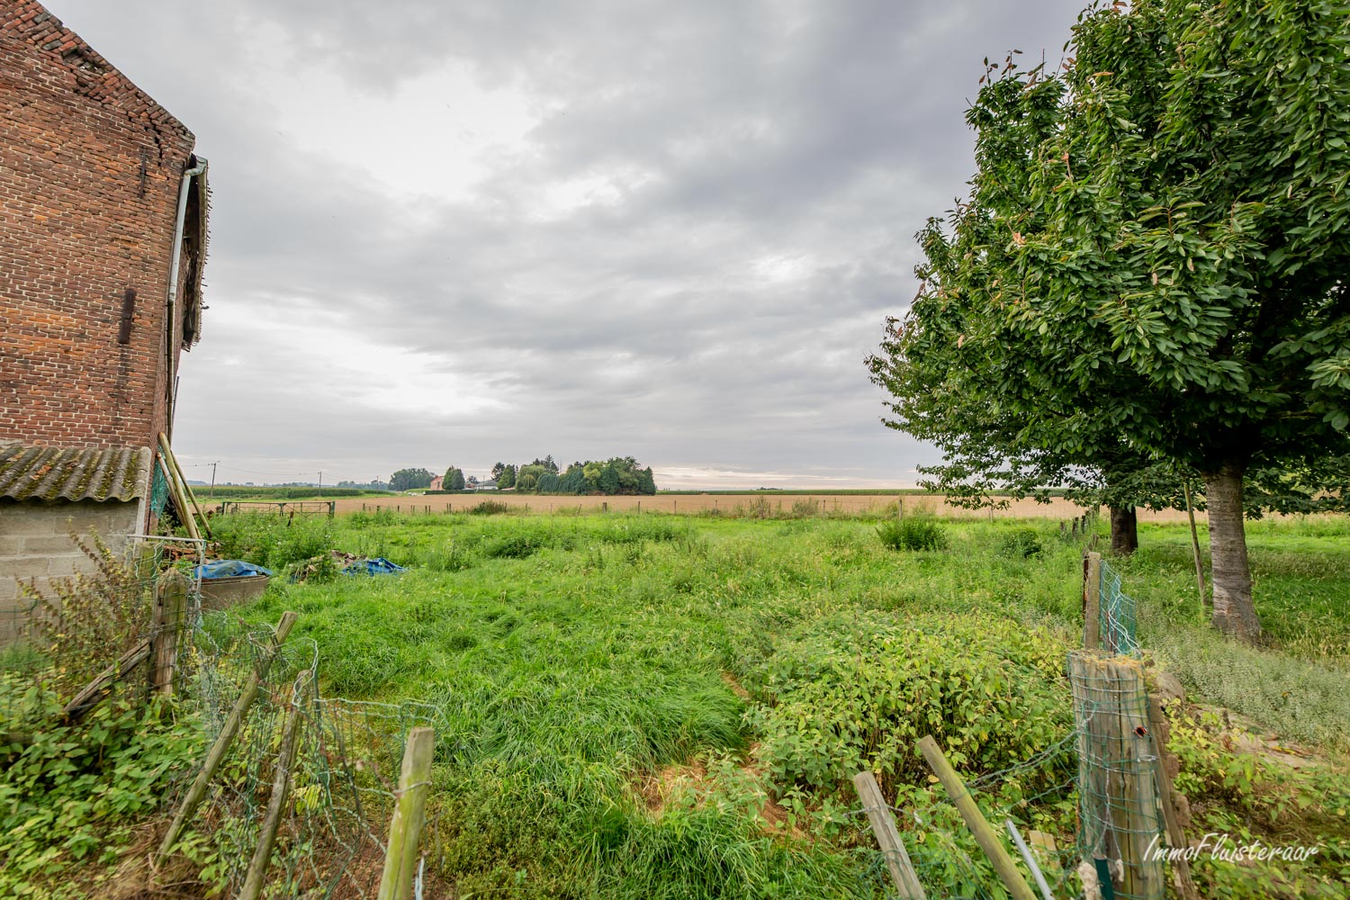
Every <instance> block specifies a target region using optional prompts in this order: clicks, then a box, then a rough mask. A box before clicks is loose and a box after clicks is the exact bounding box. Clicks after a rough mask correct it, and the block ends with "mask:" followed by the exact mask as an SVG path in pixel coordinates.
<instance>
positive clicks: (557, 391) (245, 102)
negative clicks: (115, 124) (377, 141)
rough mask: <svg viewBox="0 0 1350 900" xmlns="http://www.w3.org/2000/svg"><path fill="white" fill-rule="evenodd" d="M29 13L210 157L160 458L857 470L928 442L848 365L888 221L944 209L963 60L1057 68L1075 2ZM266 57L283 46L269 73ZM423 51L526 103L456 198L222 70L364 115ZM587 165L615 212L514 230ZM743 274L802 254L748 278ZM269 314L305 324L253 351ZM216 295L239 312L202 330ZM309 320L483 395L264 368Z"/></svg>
mask: <svg viewBox="0 0 1350 900" xmlns="http://www.w3.org/2000/svg"><path fill="white" fill-rule="evenodd" d="M51 5H52V6H53V8H54V11H55V12H57V14H58V15H61V16H63V17H64V18H65V20H66V22H67V24H69V25H70V26H71V27H72V28H74V29H75V30H76V31H78V32H80V33H81V34H82V35H83V36H84V37H85V38H86V39H88V40H89V41H90V42H91V43H93V44H94V46H95V47H97V48H98V49H99V50H100V51H101V52H103V53H104V54H105V55H107V56H108V57H109V58H110V59H111V60H113V62H114V63H116V64H117V65H119V66H120V67H122V68H123V69H124V71H126V72H127V74H128V75H130V76H131V77H132V78H133V79H135V80H136V81H137V82H138V83H139V84H140V85H141V86H142V87H144V88H145V89H146V90H147V91H148V92H149V93H151V94H152V95H153V96H155V97H156V98H157V99H159V100H160V101H161V102H163V103H164V104H165V105H166V106H167V107H168V108H169V109H171V110H172V111H173V112H174V113H175V114H177V115H178V116H179V117H180V118H182V119H183V120H184V121H185V122H186V123H187V124H188V125H189V127H191V128H193V129H194V130H195V131H196V133H197V134H198V138H199V147H200V149H201V151H202V152H203V153H204V154H205V155H207V156H209V157H210V159H211V165H212V180H213V185H214V187H215V206H214V212H213V243H212V258H211V261H210V263H209V265H208V269H207V279H208V294H207V299H208V303H209V304H210V305H211V306H212V307H214V309H213V310H211V311H208V313H207V319H206V322H205V338H204V342H203V344H202V345H201V346H200V347H199V348H198V349H197V350H196V351H194V353H193V355H192V357H191V358H190V359H188V360H186V361H185V363H184V367H183V372H184V382H183V387H182V389H181V391H180V396H181V397H182V398H183V401H184V402H183V407H182V409H181V411H180V419H179V427H178V435H177V436H176V440H177V441H178V442H179V443H180V446H183V447H184V448H185V449H184V451H183V452H185V453H189V454H196V455H198V456H201V457H211V458H216V457H220V458H225V457H228V458H231V459H235V460H238V461H240V462H239V463H238V466H239V467H241V468H248V466H247V465H244V461H247V460H250V459H252V460H257V462H256V463H255V467H257V468H260V469H265V468H266V460H269V459H270V460H277V461H283V460H284V461H286V463H285V464H286V465H287V466H298V465H302V464H303V465H309V467H310V468H317V467H318V466H317V465H314V464H316V463H324V468H326V469H329V470H330V471H332V469H331V468H329V467H338V468H339V470H340V471H342V477H361V478H366V477H370V475H372V474H375V473H376V472H379V471H382V470H392V468H395V467H398V466H401V465H408V464H411V465H428V466H432V467H436V468H443V467H444V466H445V465H446V464H448V463H449V462H451V461H452V460H453V461H456V462H457V464H461V465H490V464H491V462H493V461H495V460H497V459H513V458H516V459H518V458H528V457H531V456H533V455H536V454H542V453H547V452H551V453H553V454H554V455H555V457H557V458H560V459H572V458H579V457H585V456H599V455H611V454H614V453H633V454H634V455H637V456H638V457H639V458H640V459H642V460H643V461H644V462H650V463H652V464H654V465H656V466H657V467H658V469H659V468H660V467H661V466H662V465H666V466H672V467H673V466H677V465H678V466H687V467H696V468H697V467H700V466H702V467H706V468H732V469H735V468H742V469H745V470H747V471H751V472H762V471H767V470H768V469H770V468H775V469H781V470H784V471H789V472H798V473H801V474H802V475H803V476H805V475H807V474H809V473H815V472H820V471H830V470H834V471H838V472H849V473H853V475H851V476H850V477H856V478H857V479H858V480H860V481H863V482H878V481H885V482H887V483H894V482H895V481H897V480H909V479H910V478H912V476H911V475H910V474H908V470H909V469H910V468H912V465H913V462H914V461H916V460H919V459H932V458H933V455H934V454H933V451H932V450H931V448H924V447H920V446H918V445H916V444H915V443H914V442H913V441H910V440H908V439H907V438H905V437H904V436H902V435H899V434H896V433H894V432H891V431H889V430H886V429H883V428H882V427H881V425H880V424H879V422H878V418H879V417H880V416H881V415H882V413H883V412H884V410H883V408H882V404H881V401H882V399H883V397H882V396H881V394H880V392H879V391H878V390H877V389H876V388H875V387H874V386H872V385H870V384H869V383H868V381H867V375H866V371H865V370H864V368H863V365H862V359H863V357H864V356H865V355H866V354H867V353H869V352H870V351H871V350H872V349H873V348H874V347H875V346H876V344H877V342H878V340H879V338H880V333H881V322H882V319H883V318H884V316H885V315H886V314H888V313H895V312H898V311H899V310H900V309H902V308H903V307H904V306H905V305H906V304H907V303H908V300H909V298H910V297H911V296H912V295H913V292H914V284H913V281H912V278H911V276H910V269H911V267H912V266H913V264H914V262H915V261H916V259H917V250H916V249H915V247H914V245H913V240H912V234H913V232H914V231H915V230H917V229H918V228H919V227H920V226H921V225H922V223H923V221H924V219H925V218H926V217H927V216H928V215H932V214H937V213H940V212H942V211H943V210H944V209H946V208H947V207H949V206H950V205H951V199H952V198H953V197H955V196H957V195H959V194H961V193H964V189H965V188H964V184H963V182H964V180H965V178H966V177H967V176H968V174H969V169H970V166H971V157H970V143H971V140H970V136H969V134H968V132H967V131H966V129H965V127H964V123H963V111H964V106H965V98H967V97H970V96H973V94H974V92H975V90H976V84H975V81H976V78H978V76H979V74H980V71H981V66H980V59H981V58H982V57H983V56H985V55H989V56H1001V54H1002V52H1003V51H1004V50H1006V49H1008V48H1010V47H1014V46H1020V47H1022V48H1024V49H1027V50H1028V51H1029V54H1028V55H1032V54H1034V53H1035V51H1038V50H1039V49H1040V48H1041V47H1046V48H1047V51H1048V55H1049V56H1050V57H1051V59H1052V61H1053V60H1054V59H1055V58H1057V55H1058V52H1059V46H1060V44H1061V43H1062V42H1063V40H1064V38H1065V36H1066V35H1067V32H1068V25H1069V24H1070V23H1071V22H1072V21H1073V17H1074V15H1075V14H1076V12H1077V9H1078V6H1077V4H1075V3H1068V2H1056V3H1046V4H1034V5H1027V4H1008V3H1003V2H993V0H990V2H947V3H938V2H921V3H907V4H898V3H893V2H885V0H873V2H861V0H860V2H839V3H834V2H825V0H816V2H804V0H803V2H795V3H782V2H769V0H764V2H760V3H744V4H726V3H721V2H711V0H710V2H701V3H684V4H669V3H658V2H649V3H630V2H618V0H615V2H611V3H599V2H596V3H576V4H553V3H543V2H540V3H534V4H524V3H511V4H505V3H497V2H487V0H477V2H452V3H443V2H432V0H409V2H401V3H392V4H381V5H376V4H370V3H367V2H355V0H289V2H285V3H271V2H263V0H241V2H239V3H235V4H228V3H222V4H215V5H210V6H205V7H203V6H200V5H199V6H190V5H189V6H178V7H161V6H159V5H154V4H150V3H148V2H143V3H127V4H118V5H116V6H115V7H113V6H107V5H103V4H97V3H94V2H93V0H52V4H51ZM150 11H153V14H150ZM142 12H145V13H146V14H141V13H142ZM147 28H148V29H149V30H148V32H147ZM277 47H279V48H282V52H283V53H284V54H285V58H284V59H272V58H269V57H268V56H267V54H268V53H271V52H273V49H269V48H277ZM448 60H454V61H458V62H462V63H466V64H468V65H469V66H470V67H471V68H472V71H473V72H474V73H476V77H478V78H479V79H481V80H482V82H483V83H484V84H488V85H502V86H509V87H511V88H513V89H516V90H520V91H524V92H525V93H526V94H527V95H528V97H529V98H530V102H531V106H532V108H533V109H535V110H536V112H537V113H538V115H539V117H540V118H539V121H538V122H537V124H536V125H535V127H534V128H533V129H532V130H531V131H530V133H529V134H528V135H527V136H526V144H527V148H526V150H525V151H524V152H520V151H510V152H504V153H503V154H501V155H500V156H499V157H496V158H494V159H493V160H491V165H490V167H489V171H488V172H487V175H486V178H485V180H484V181H483V182H482V183H480V184H478V185H477V186H476V187H475V188H474V189H473V190H472V191H471V192H470V193H469V194H468V195H467V196H464V197H457V198H446V197H437V196H435V195H431V194H428V195H426V196H421V197H416V198H410V197H408V196H406V195H403V194H398V195H396V194H394V193H392V192H390V191H389V190H388V189H387V188H386V187H384V185H383V184H382V182H380V180H379V179H378V178H377V177H376V176H375V175H374V174H372V173H371V172H370V171H367V170H366V169H364V168H362V167H361V166H360V165H359V164H357V163H353V162H351V161H348V162H345V163H340V162H338V161H337V160H336V159H335V158H334V157H333V155H331V154H325V153H323V152H321V151H316V150H313V149H308V150H306V149H302V146H301V145H302V144H303V142H302V141H300V140H299V138H300V137H302V136H303V135H297V133H296V130H295V129H296V125H295V124H294V123H293V122H290V121H288V120H287V117H286V112H285V110H284V109H283V108H282V106H281V100H280V99H279V98H278V97H276V96H273V95H272V94H270V93H269V92H268V90H267V87H266V83H263V84H262V86H261V87H258V86H256V85H255V83H254V80H252V79H250V78H249V77H246V76H247V75H248V73H249V71H251V70H252V69H253V68H255V67H256V68H257V71H260V72H264V73H265V72H267V71H271V69H269V68H268V67H269V66H271V67H273V68H275V69H276V70H277V71H280V72H283V73H284V72H285V71H307V72H314V73H318V74H320V75H322V76H323V77H324V78H325V79H327V80H329V81H331V83H333V84H339V85H341V86H342V87H343V89H345V90H348V91H352V92H356V93H359V94H361V95H365V96H374V97H382V98H393V97H395V96H396V95H397V93H398V90H399V88H400V86H401V85H402V84H404V83H405V82H407V81H408V80H409V79H413V78H416V77H419V76H424V75H426V74H428V73H431V72H435V71H437V70H438V68H439V67H441V66H443V65H444V64H445V63H446V62H447V61H448ZM231 73H240V74H239V77H231ZM435 112H436V114H437V115H442V114H443V110H437V111H435ZM452 124H453V123H452ZM459 124H463V125H467V126H471V125H472V123H459ZM353 127H359V126H356V125H354V126H353ZM447 127H451V125H447ZM454 127H459V126H458V125H455V126H454ZM407 152H408V154H409V155H410V158H411V156H413V155H416V156H417V157H418V158H419V159H424V158H425V156H426V155H427V154H434V153H435V152H436V148H435V147H434V146H409V147H408V148H407ZM601 175H613V176H614V177H615V178H617V179H618V187H617V189H616V192H615V194H614V197H613V202H612V203H611V204H609V205H604V204H599V205H593V206H584V207H581V208H578V209H574V210H570V211H567V212H565V213H563V214H561V215H560V216H559V217H558V218H556V219H553V220H540V219H539V218H538V217H535V216H532V215H531V214H530V213H531V210H532V208H533V206H534V203H535V201H536V200H537V198H538V197H540V196H541V195H544V194H545V193H546V192H548V191H549V190H550V189H552V188H554V187H555V186H557V185H559V184H561V183H564V182H568V181H572V180H576V179H585V178H590V177H595V176H601ZM766 259H770V260H772V259H779V260H783V261H784V262H783V263H782V264H783V266H784V267H786V268H788V269H790V270H791V269H792V266H794V265H795V266H797V267H798V268H797V269H796V270H792V271H790V277H784V278H782V279H780V280H777V281H775V280H774V278H773V277H772V272H769V273H765V272H763V271H760V269H758V268H757V266H760V267H761V268H762V261H763V260H766ZM792 260H799V262H797V263H792V262H791V261H792ZM770 268H771V266H770ZM297 305H299V306H297ZM296 308H302V309H303V310H304V313H305V317H304V321H305V322H310V323H312V325H305V324H287V325H286V326H285V327H286V328H288V329H290V328H294V329H295V330H294V331H288V332H286V333H282V334H277V333H275V332H276V331H277V329H278V328H279V327H281V326H279V325H278V324H277V323H278V322H283V321H284V322H287V323H292V322H294V321H296V317H295V316H293V315H285V316H283V315H281V314H280V312H281V311H285V312H287V313H293V312H294V311H295V309H296ZM225 310H229V311H230V312H231V313H239V314H246V315H233V316H231V317H229V318H228V322H230V323H232V324H229V325H227V324H225V322H226V321H227V319H226V318H225V317H224V311H225ZM213 314H214V318H215V324H214V325H213ZM246 322H248V323H252V324H251V325H248V324H244V323H246ZM334 329H340V330H345V331H346V332H347V333H349V334H357V335H359V336H360V337H361V339H362V340H364V341H366V342H367V343H366V345H367V346H368V348H369V349H368V351H367V352H368V353H369V354H370V355H371V356H373V357H376V358H377V360H376V361H377V362H378V358H380V357H381V355H382V354H383V355H386V356H384V357H383V358H387V359H389V360H390V362H391V365H390V367H389V368H390V369H391V370H393V369H397V368H398V367H397V366H394V365H392V363H393V362H395V359H394V357H396V356H398V355H408V354H419V355H420V356H419V359H423V360H424V363H425V364H424V366H423V367H422V369H420V370H419V371H423V372H424V373H426V374H428V375H431V376H444V377H446V378H451V379H461V380H462V381H463V382H464V383H465V384H468V385H473V386H474V387H473V390H476V391H479V392H484V393H486V394H488V395H490V397H491V399H493V400H494V401H496V404H495V405H491V406H487V407H475V408H474V409H473V411H472V412H471V413H470V412H467V411H466V409H467V407H466V406H465V403H464V400H465V399H468V398H455V397H445V398H443V400H442V401H439V402H437V403H436V404H433V405H431V406H430V407H428V408H426V409H424V410H422V411H421V412H420V413H418V414H416V415H410V414H408V413H407V411H405V410H401V409H388V408H381V407H379V406H378V405H371V404H369V403H365V402H364V401H362V402H357V401H355V400H353V398H352V397H351V396H343V395H341V394H340V393H335V388H334V386H335V385H338V384H345V383H346V382H345V381H344V380H343V379H342V378H340V377H336V375H340V374H341V370H342V369H343V366H344V363H345V364H348V365H351V364H352V361H350V360H346V361H344V360H343V359H341V358H334V359H332V360H331V361H330V362H329V363H328V364H327V366H328V367H327V368H325V367H324V366H322V365H315V364H312V363H311V362H308V361H305V360H301V359H298V358H296V355H295V354H294V353H293V352H290V350H289V348H292V347H294V345H296V344H299V343H305V342H312V341H323V340H327V339H331V336H332V335H333V333H334ZM306 359H308V358H306ZM227 362H229V363H231V364H229V365H227ZM375 368H376V370H378V366H376V367H375ZM411 387H415V386H410V388H411ZM480 399H481V398H480ZM239 422H248V423H249V426H248V427H247V428H241V427H239V426H238V424H237V423H239ZM278 464H279V463H278ZM343 466H346V467H348V469H349V470H346V469H341V468H340V467H343ZM386 474H387V472H386Z"/></svg>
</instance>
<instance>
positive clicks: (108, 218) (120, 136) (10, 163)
mask: <svg viewBox="0 0 1350 900" xmlns="http://www.w3.org/2000/svg"><path fill="white" fill-rule="evenodd" d="M193 143H194V139H193V136H192V134H191V133H190V132H189V131H188V130H187V129H186V128H184V127H183V126H182V124H180V123H179V122H178V121H177V120H175V119H174V118H173V117H172V116H170V115H169V114H168V113H166V112H165V111H164V110H163V109H162V108H160V107H159V106H158V105H156V104H155V103H154V101H152V100H151V99H150V98H149V97H147V96H146V95H145V94H143V93H142V92H141V91H139V90H138V89H136V88H135V86H134V85H131V84H130V82H128V81H127V80H126V79H125V78H124V77H123V76H122V75H121V74H120V73H119V72H118V71H117V70H116V69H114V68H113V67H112V66H111V65H110V64H109V63H108V62H107V61H106V60H105V59H103V57H101V56H99V55H98V54H97V53H95V52H94V51H93V50H91V49H90V48H89V47H88V45H87V44H85V43H84V42H83V41H81V40H80V39H79V38H78V37H77V36H75V35H74V34H73V33H71V32H70V31H69V30H68V29H66V28H64V27H63V26H62V25H61V23H60V22H59V21H57V20H56V19H55V18H52V17H50V16H49V15H48V14H47V13H46V11H45V10H44V9H43V8H42V7H41V5H39V4H37V3H34V2H31V0H0V439H5V438H13V439H19V440H23V441H25V442H26V443H36V444H47V445H51V446H57V447H112V446H119V445H120V446H128V445H130V446H150V445H153V443H154V436H155V434H157V433H158V432H160V431H166V430H168V429H167V428H166V424H167V419H168V416H169V410H168V406H167V403H166V400H165V398H166V396H167V392H168V389H169V381H168V377H167V372H168V366H169V362H170V360H169V359H168V353H169V352H170V350H169V347H170V346H172V353H173V354H174V360H175V362H176V359H177V355H178V352H179V347H180V342H179V341H178V340H173V341H172V342H170V341H169V340H167V333H171V334H173V335H175V336H177V335H181V312H182V308H183V304H182V303H181V302H180V303H178V304H176V306H177V313H178V314H177V315H176V316H175V319H178V320H179V321H175V322H174V323H173V328H172V331H171V332H168V331H167V329H168V326H169V323H168V322H166V321H165V319H166V312H165V310H166V304H165V294H166V290H167V280H168V273H169V267H170V257H171V244H172V242H173V229H174V222H175V218H176V215H177V203H178V190H179V183H180V180H181V175H182V172H183V170H184V169H185V167H186V163H187V161H188V159H189V156H190V155H191V151H192V148H193ZM128 288H131V289H134V290H135V291H136V305H135V316H134V319H133V325H132V329H131V339H130V342H129V343H127V344H119V343H118V325H119V321H120V318H121V312H122V298H123V295H124V293H125V292H126V290H127V289H128ZM179 297H180V298H181V297H182V294H181V293H180V294H179Z"/></svg>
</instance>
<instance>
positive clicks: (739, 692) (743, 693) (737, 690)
mask: <svg viewBox="0 0 1350 900" xmlns="http://www.w3.org/2000/svg"><path fill="white" fill-rule="evenodd" d="M722 680H723V681H725V682H726V683H727V687H729V688H731V692H732V693H733V694H735V695H736V696H737V697H740V698H741V699H742V700H744V701H745V702H746V703H749V702H750V701H751V700H752V699H754V698H753V697H751V696H750V692H749V691H747V690H746V689H745V688H743V687H741V683H740V682H739V681H737V680H736V676H734V675H732V674H731V673H730V672H723V673H722Z"/></svg>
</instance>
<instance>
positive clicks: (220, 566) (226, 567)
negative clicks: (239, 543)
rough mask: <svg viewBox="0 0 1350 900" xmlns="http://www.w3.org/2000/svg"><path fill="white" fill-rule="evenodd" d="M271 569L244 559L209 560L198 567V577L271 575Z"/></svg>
mask: <svg viewBox="0 0 1350 900" xmlns="http://www.w3.org/2000/svg"><path fill="white" fill-rule="evenodd" d="M271 574H272V571H271V570H270V569H264V568H263V567H262V566H255V565H254V564H253V563H249V562H244V561H243V560H242V559H218V560H216V561H215V562H209V563H207V564H206V565H204V566H198V567H197V577H198V578H202V579H206V578H235V577H238V576H240V575H271Z"/></svg>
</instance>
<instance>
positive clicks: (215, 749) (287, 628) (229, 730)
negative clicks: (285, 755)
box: [154, 612, 296, 865]
mask: <svg viewBox="0 0 1350 900" xmlns="http://www.w3.org/2000/svg"><path fill="white" fill-rule="evenodd" d="M295 620H296V614H295V613H293V612H284V613H282V614H281V620H280V621H279V622H277V630H276V634H275V635H273V637H272V644H271V646H270V647H268V648H267V651H266V652H265V653H264V654H263V656H262V658H261V659H260V660H258V667H257V668H256V669H255V670H254V671H253V673H252V674H251V675H249V677H248V681H247V683H245V685H244V690H243V692H242V693H241V694H240V695H239V699H238V700H236V701H235V704H234V708H233V709H231V710H230V714H229V716H228V717H227V718H226V719H225V724H224V725H222V726H221V728H220V734H219V735H217V736H216V742H215V743H214V744H212V745H211V752H210V753H208V754H207V755H206V762H205V763H204V764H203V765H202V769H201V771H200V772H198V773H197V777H196V778H195V779H194V780H193V782H192V786H191V787H189V788H188V791H187V794H185V795H184V796H183V802H182V803H181V804H180V805H179V807H178V812H177V813H175V814H174V817H173V822H172V823H171V824H170V825H169V830H168V832H166V833H165V835H164V840H163V841H161V842H160V844H159V849H158V850H156V851H155V856H154V863H155V865H159V864H160V863H161V862H163V861H164V857H166V856H168V855H169V851H170V850H171V849H172V848H173V845H174V843H175V842H176V841H177V840H178V837H179V835H180V834H182V831H183V826H184V825H186V824H187V821H188V819H190V818H191V817H192V814H193V813H194V812H196V811H197V807H198V805H200V804H201V802H202V798H204V797H205V796H206V788H207V786H208V785H209V784H210V783H211V779H212V778H214V777H215V774H216V770H217V769H219V768H220V764H221V762H223V761H224V759H225V753H226V752H227V751H228V750H229V749H230V744H231V743H233V741H234V736H235V735H236V734H238V733H239V726H240V725H242V724H243V722H244V717H245V716H246V715H248V710H249V707H251V706H252V705H253V701H254V700H256V699H257V698H258V688H259V687H260V686H261V684H262V681H263V679H264V678H266V677H267V673H268V672H269V671H271V669H272V663H273V662H275V661H276V658H277V654H278V653H279V652H280V651H281V645H282V643H284V642H285V640H286V636H287V635H288V634H290V633H291V626H293V625H294V624H295Z"/></svg>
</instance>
